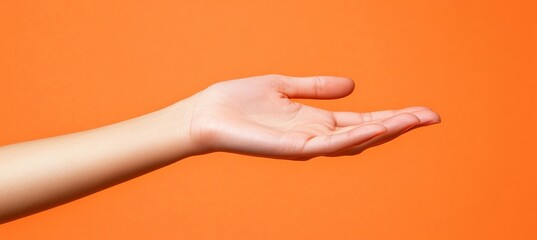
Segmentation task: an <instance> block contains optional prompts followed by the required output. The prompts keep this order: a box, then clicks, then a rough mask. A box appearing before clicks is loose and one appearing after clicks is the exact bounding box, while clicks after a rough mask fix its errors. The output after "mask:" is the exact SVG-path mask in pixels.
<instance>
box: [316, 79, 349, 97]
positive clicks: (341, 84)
mask: <svg viewBox="0 0 537 240" xmlns="http://www.w3.org/2000/svg"><path fill="white" fill-rule="evenodd" d="M319 78H320V79H322V80H323V82H324V85H325V86H333V87H334V88H335V89H334V90H333V91H332V92H335V93H337V96H334V97H336V98H337V97H345V96H348V95H349V94H351V93H352V92H353V91H354V88H355V87H356V85H355V84H354V81H353V80H352V79H350V78H347V77H336V76H319Z"/></svg>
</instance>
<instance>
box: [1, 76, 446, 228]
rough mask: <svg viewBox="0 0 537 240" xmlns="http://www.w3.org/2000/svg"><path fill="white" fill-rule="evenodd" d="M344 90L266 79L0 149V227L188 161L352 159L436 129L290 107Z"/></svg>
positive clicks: (417, 116)
mask: <svg viewBox="0 0 537 240" xmlns="http://www.w3.org/2000/svg"><path fill="white" fill-rule="evenodd" d="M353 87H354V84H353V83H352V81H350V80H349V79H345V78H336V77H304V78H294V77H285V76H280V75H267V76H260V77H253V78H246V79H239V80H233V81H226V82H221V83H218V84H215V85H213V86H211V87H209V88H207V89H205V90H203V91H201V92H199V93H197V94H195V95H193V96H192V97H190V98H187V99H184V100H182V101H180V102H177V103H175V104H173V105H171V106H169V107H166V108H164V109H161V110H158V111H155V112H153V113H150V114H147V115H144V116H141V117H137V118H134V119H130V120H127V121H123V122H120V123H116V124H112V125H109V126H105V127H102V128H97V129H92V130H88V131H83V132H78V133H73V134H68V135H63V136H59V137H53V138H47V139H42V140H36V141H30V142H24V143H18V144H13V145H8V146H4V147H0V223H1V222H6V221H9V220H12V219H15V218H18V217H22V216H25V215H28V214H31V213H34V212H37V211H40V210H43V209H47V208H50V207H53V206H56V205H59V204H62V203H64V202H67V201H70V200H73V199H76V198H80V197H83V196H85V195H88V194H91V193H93V192H95V191H98V190H101V189H103V188H106V187H109V186H111V185H114V184H117V183H120V182H122V181H125V180H128V179H131V178H133V177H136V176H138V175H140V174H143V173H146V172H149V171H152V170H155V169H157V168H160V167H162V166H165V165H168V164H171V163H173V162H175V161H177V160H179V159H182V158H186V157H189V156H192V155H198V154H204V153H209V152H213V151H227V152H235V153H241V154H249V155H257V156H264V157H272V158H282V159H309V158H312V157H315V156H340V155H354V154H358V153H360V152H361V151H363V150H365V149H367V148H369V147H372V146H375V145H378V144H381V143H384V142H386V141H389V140H391V139H393V138H395V137H397V136H398V135H400V134H402V133H403V132H406V131H408V130H410V129H413V128H416V127H421V126H426V125H430V124H434V123H438V122H439V121H440V119H439V117H438V115H437V114H436V113H434V112H432V111H431V110H429V109H427V108H424V107H412V108H405V109H401V110H397V111H393V110H390V111H380V112H374V113H352V112H330V111H327V110H322V109H317V108H313V107H310V106H305V105H302V104H299V103H296V102H293V101H292V100H291V98H317V99H332V98H339V97H344V96H346V95H348V94H350V93H351V92H352V90H353Z"/></svg>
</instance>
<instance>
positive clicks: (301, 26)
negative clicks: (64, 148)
mask: <svg viewBox="0 0 537 240" xmlns="http://www.w3.org/2000/svg"><path fill="white" fill-rule="evenodd" d="M533 2H535V1H505V2H503V1H502V2H499V1H497V2H495V1H463V0H458V1H426V0H419V1H350V0H349V1H343V0H337V1H334V0H323V1H320V0H315V1H312V0H308V1H288V0H287V1H284V0H278V1H238V0H231V1H216V0H214V1H171V0H170V1H160V0H159V1H155V0H154V1H146V2H145V3H141V1H34V2H28V1H15V0H13V1H3V3H2V7H1V9H0V83H1V85H0V92H1V95H0V116H1V117H0V145H4V144H10V143H15V142H19V141H24V140H30V139H35V138H42V137H48V136H54V135H59V134H64V133H69V132H74V131H80V130H84V129H89V128H94V127H98V126H102V125H106V124H110V123H114V122H117V121H121V120H125V119H128V118H132V117H135V116H139V115H142V114H144V113H147V112H150V111H153V110H156V109H159V108H162V107H164V106H167V105H169V104H171V103H173V102H174V101H177V100H180V99H182V98H185V97H187V96H189V95H191V94H193V93H195V92H197V91H199V90H201V89H203V88H205V87H207V86H208V85H210V84H211V83H214V82H217V81H222V80H227V79H234V78H241V77H247V76H254V75H261V74H267V73H279V74H286V75H295V76H304V75H338V76H347V77H351V78H353V79H354V80H355V81H356V85H357V88H356V92H355V93H354V94H353V95H351V96H349V97H347V98H345V99H341V100H334V101H311V100H309V101H306V102H307V103H310V104H313V105H316V106H319V107H324V108H328V109H332V110H352V111H371V110H378V109H389V108H400V107H405V106H410V105H427V106H429V107H431V108H433V109H435V110H436V111H438V112H439V113H440V114H441V115H442V118H443V123H442V124H440V125H436V126H433V127H429V128H425V129H419V130H416V131H414V132H411V133H409V134H406V135H404V136H402V137H401V138H399V139H397V140H395V141H393V142H390V143H387V144H385V145H383V146H380V147H376V148H373V149H370V150H368V151H366V152H364V153H363V154H361V155H358V156H353V157H341V158H332V159H329V158H316V159H314V160H310V161H307V162H292V161H283V160H271V159H263V158H254V157H246V156H239V155H233V154H226V153H215V154H210V155H205V156H198V157H193V158H189V159H185V160H182V161H179V162H177V163H175V164H173V165H171V166H168V167H166V168H163V169H161V170H158V171H156V172H152V173H150V174H147V175H144V176H142V177H140V178H137V179H134V180H131V181H128V182H126V183H123V184H120V185H118V186H115V187H112V188H109V189H107V190H104V191H102V192H99V193H96V194H93V195H91V196H88V197H86V198H83V199H80V200H77V201H75V202H71V203H69V204H66V205H63V206H60V207H57V208H54V209H51V210H48V211H45V212H41V213H38V214H35V215H32V216H29V217H26V218H23V219H19V220H16V221H13V222H10V223H6V224H4V225H2V226H0V238H1V239H85V238H87V239H127V238H154V239H162V238H168V239H537V207H536V202H537V176H536V175H537V174H536V173H537V171H536V169H537V163H536V159H537V156H536V155H537V154H536V153H537V151H536V147H537V146H536V144H535V140H534V138H535V135H536V134H537V131H536V127H535V125H536V124H537V123H536V122H537V119H536V107H537V106H536V96H535V95H536V89H537V87H536V83H535V81H536V80H537V74H536V69H537V61H536V56H537V52H536V47H535V43H536V42H537V39H536V32H537V31H536V28H537V27H536V26H537V21H536V17H535V15H536V12H537V6H536V4H535V3H533ZM0 197H1V196H0Z"/></svg>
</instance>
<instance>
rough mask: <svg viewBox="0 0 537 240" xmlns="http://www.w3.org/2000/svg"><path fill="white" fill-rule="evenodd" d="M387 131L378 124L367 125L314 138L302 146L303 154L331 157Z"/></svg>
mask: <svg viewBox="0 0 537 240" xmlns="http://www.w3.org/2000/svg"><path fill="white" fill-rule="evenodd" d="M386 131H387V129H386V127H385V126H383V125H380V124H369V125H364V126H359V127H356V128H353V129H350V130H348V131H345V132H340V133H336V134H333V135H319V136H315V137H313V138H311V139H309V140H308V141H306V143H305V144H304V148H303V154H304V155H306V156H320V155H331V154H334V153H336V152H339V151H341V150H343V149H348V148H351V147H353V146H357V145H360V144H362V143H364V142H367V141H369V140H371V139H373V138H375V137H377V136H379V135H382V134H384V133H385V132H386Z"/></svg>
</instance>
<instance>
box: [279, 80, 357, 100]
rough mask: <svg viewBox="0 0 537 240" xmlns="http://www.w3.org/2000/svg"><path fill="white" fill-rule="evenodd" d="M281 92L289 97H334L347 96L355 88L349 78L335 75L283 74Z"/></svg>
mask: <svg viewBox="0 0 537 240" xmlns="http://www.w3.org/2000/svg"><path fill="white" fill-rule="evenodd" d="M281 80H282V84H283V87H282V88H281V89H282V90H281V93H283V94H285V95H286V96H288V97H289V98H312V99H334V98H341V97H345V96H347V95H349V94H351V93H352V91H353V90H354V82H353V81H352V80H351V79H349V78H343V77H333V76H312V77H289V76H281Z"/></svg>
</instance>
